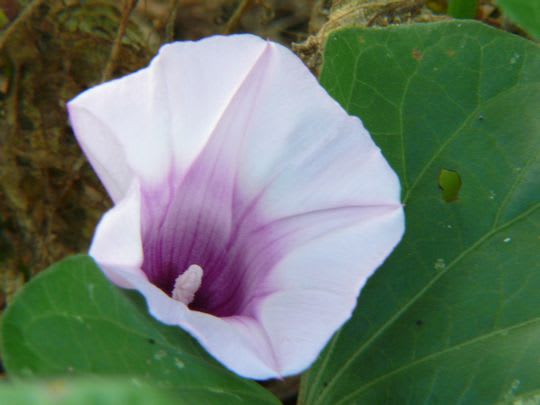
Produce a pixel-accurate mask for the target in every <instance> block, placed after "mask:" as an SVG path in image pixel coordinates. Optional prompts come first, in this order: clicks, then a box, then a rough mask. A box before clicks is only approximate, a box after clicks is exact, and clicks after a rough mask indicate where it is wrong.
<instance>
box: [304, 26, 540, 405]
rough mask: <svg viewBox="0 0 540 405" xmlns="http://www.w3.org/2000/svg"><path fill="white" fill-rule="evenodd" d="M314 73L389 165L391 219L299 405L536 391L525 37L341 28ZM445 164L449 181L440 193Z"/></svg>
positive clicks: (536, 91) (534, 212)
mask: <svg viewBox="0 0 540 405" xmlns="http://www.w3.org/2000/svg"><path fill="white" fill-rule="evenodd" d="M321 81H322V83H323V85H324V86H325V87H326V89H327V90H328V91H329V92H330V94H332V95H333V97H335V98H336V99H337V100H338V101H339V102H340V103H341V104H342V105H343V106H344V107H345V108H346V109H347V110H348V111H349V112H350V113H352V114H354V115H357V116H359V117H362V120H363V122H364V124H365V125H366V127H367V128H368V129H369V131H370V132H371V134H372V135H373V136H374V138H375V140H376V142H377V143H378V144H379V145H380V146H381V148H382V151H383V153H384V155H385V156H386V157H387V159H388V160H389V162H390V164H391V165H392V166H393V167H394V169H395V170H396V171H397V173H398V174H399V176H400V178H401V182H402V187H403V201H404V204H405V207H406V218H407V230H406V234H405V237H404V239H403V241H402V242H401V244H400V245H399V246H398V247H397V249H396V250H395V251H394V253H393V254H392V255H391V256H390V258H389V259H388V260H387V261H386V263H385V264H384V266H383V267H382V268H381V269H379V270H378V271H377V272H376V273H375V275H374V276H373V277H372V278H371V279H370V280H369V282H368V283H367V286H366V287H365V288H364V290H363V292H362V294H361V296H360V299H359V302H358V306H357V308H356V310H355V312H354V315H353V317H352V319H351V320H350V322H348V323H347V324H346V325H345V327H344V328H343V329H342V330H341V331H340V332H338V334H337V335H336V336H335V337H334V338H333V340H332V341H331V342H330V344H329V345H328V347H327V349H326V350H325V352H324V354H323V355H322V356H321V357H320V358H319V360H318V361H317V363H316V364H315V366H314V367H313V368H312V369H311V371H310V372H309V373H308V374H307V375H306V376H305V377H304V380H303V382H302V392H301V402H302V403H304V404H310V405H314V404H332V405H344V404H352V403H355V404H456V403H459V404H462V405H463V404H471V405H472V404H475V405H476V404H493V403H497V402H498V401H500V402H505V401H507V400H515V401H518V400H522V401H525V400H529V399H531V398H535V395H536V396H538V395H539V393H540V373H539V372H538V370H539V366H540V363H539V359H540V293H539V291H540V267H539V266H540V257H539V254H538V252H540V210H539V207H540V203H539V202H540V161H539V150H540V136H539V135H540V115H539V114H538V111H540V108H539V107H540V54H539V49H538V47H537V46H536V45H534V44H533V43H531V42H530V41H526V40H524V39H521V38H519V37H516V36H514V35H511V34H507V33H504V32H501V31H498V30H494V29H492V28H490V27H488V26H485V25H483V24H480V23H477V22H472V21H471V22H456V21H452V22H445V23H439V24H425V25H410V26H402V27H391V28H386V29H367V30H366V29H347V30H342V31H338V32H336V33H334V34H333V35H331V36H330V38H329V39H328V42H327V44H326V50H325V54H324V66H323V72H322V76H321ZM445 168H446V169H451V170H453V171H455V172H456V173H457V174H459V176H460V178H461V182H462V184H461V189H460V190H459V198H458V199H457V200H456V201H454V202H451V203H448V202H446V201H445V200H444V198H443V196H442V195H441V191H440V189H439V184H438V182H439V175H440V173H441V170H443V169H445ZM537 399H540V398H537ZM516 403H517V402H516ZM535 403H536V402H535Z"/></svg>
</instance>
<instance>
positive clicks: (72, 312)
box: [2, 256, 278, 403]
mask: <svg viewBox="0 0 540 405" xmlns="http://www.w3.org/2000/svg"><path fill="white" fill-rule="evenodd" d="M133 295H134V293H133ZM136 301H137V302H134V301H133V300H132V299H129V298H128V297H127V295H126V294H124V293H123V292H122V291H121V290H119V289H118V288H117V287H115V286H113V285H112V284H111V283H110V282H109V281H108V280H107V279H106V278H105V277H104V276H103V274H102V272H101V271H100V270H99V269H98V267H97V266H96V264H95V263H94V261H93V260H92V259H91V258H90V257H88V256H74V257H71V258H68V259H65V260H63V261H61V262H59V263H57V264H55V265H53V266H52V267H51V268H50V269H48V270H46V271H44V272H43V273H41V274H40V275H39V276H37V277H36V278H35V279H33V280H32V281H30V282H29V283H28V284H27V285H26V286H25V288H24V289H23V290H22V291H21V293H20V294H19V295H18V296H17V297H16V299H15V300H14V302H13V303H12V304H11V305H10V306H9V307H8V309H7V310H6V312H5V314H4V318H3V323H2V337H3V341H2V344H3V348H2V349H3V350H2V353H3V361H4V365H5V367H6V369H7V371H8V374H9V375H10V376H11V377H34V376H39V377H43V376H45V377H49V376H51V375H70V374H73V375H80V374H83V375H98V376H99V375H101V376H102V375H130V376H133V377H135V378H138V379H140V380H141V381H142V382H149V383H152V382H154V383H155V384H157V386H158V387H159V388H162V389H169V390H174V391H177V392H179V395H181V396H182V398H184V399H186V400H188V399H189V401H191V402H190V403H200V402H201V401H202V402H212V401H215V402H219V403H238V402H242V401H247V402H250V401H251V402H257V403H258V402H261V403H276V402H278V401H277V399H276V398H274V397H273V396H272V395H271V394H270V393H269V392H268V391H266V390H264V389H263V388H262V387H261V386H259V385H258V384H256V383H255V382H253V381H249V380H244V379H242V378H240V377H238V376H236V375H235V374H233V373H232V372H230V371H228V370H226V369H225V368H224V367H222V366H221V365H219V364H218V363H217V362H215V361H214V360H212V359H211V358H210V357H209V356H208V355H206V354H205V353H204V352H203V351H202V349H201V348H200V347H199V346H198V344H197V343H195V341H194V340H193V339H192V338H191V337H189V336H188V335H187V334H186V333H185V332H183V331H182V330H180V329H179V328H176V327H169V326H165V325H163V324H161V323H159V322H157V321H156V320H154V319H153V318H152V317H150V316H149V315H148V314H147V311H146V308H145V305H143V304H142V303H141V301H142V300H141V299H140V297H138V296H137V297H136ZM189 401H188V402H189Z"/></svg>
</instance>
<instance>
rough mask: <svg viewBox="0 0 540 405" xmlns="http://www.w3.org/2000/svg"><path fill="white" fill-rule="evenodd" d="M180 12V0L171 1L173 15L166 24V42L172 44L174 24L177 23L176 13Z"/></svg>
mask: <svg viewBox="0 0 540 405" xmlns="http://www.w3.org/2000/svg"><path fill="white" fill-rule="evenodd" d="M177 11H178V0H171V13H170V14H169V16H168V17H167V23H166V24H165V42H171V41H172V40H173V38H174V24H175V22H176V13H177Z"/></svg>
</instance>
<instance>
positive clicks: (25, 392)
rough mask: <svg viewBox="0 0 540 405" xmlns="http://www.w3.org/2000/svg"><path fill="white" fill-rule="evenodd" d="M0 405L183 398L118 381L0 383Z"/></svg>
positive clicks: (160, 404) (134, 403) (156, 402)
mask: <svg viewBox="0 0 540 405" xmlns="http://www.w3.org/2000/svg"><path fill="white" fill-rule="evenodd" d="M0 404H6V405H8V404H9V405H126V404H129V405H146V404H152V405H184V404H186V405H187V404H190V402H189V401H188V400H187V399H186V398H184V397H174V396H172V395H170V394H169V395H167V393H166V392H163V391H162V390H158V389H156V388H153V387H150V386H148V385H145V384H141V383H140V382H138V381H134V379H131V380H124V379H119V378H107V379H97V378H86V379H80V378H76V379H68V380H65V379H56V380H50V381H45V382H44V381H41V382H38V381H32V382H25V383H22V382H15V383H7V382H3V383H0Z"/></svg>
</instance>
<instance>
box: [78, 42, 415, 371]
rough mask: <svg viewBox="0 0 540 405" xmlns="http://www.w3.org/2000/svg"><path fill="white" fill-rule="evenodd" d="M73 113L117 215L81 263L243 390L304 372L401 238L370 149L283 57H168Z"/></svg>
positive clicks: (383, 169)
mask: <svg viewBox="0 0 540 405" xmlns="http://www.w3.org/2000/svg"><path fill="white" fill-rule="evenodd" d="M134 78H135V79H134ZM132 87H133V89H132ZM137 95H138V97H140V98H143V99H144V100H146V101H145V103H143V102H142V101H134V100H132V98H135V97H137ZM130 96H131V98H130ZM70 114H71V119H72V122H73V126H74V129H75V131H76V132H77V135H78V139H79V141H80V142H81V144H82V145H83V148H84V149H85V151H86V153H87V155H88V156H89V159H90V161H91V163H92V164H93V165H94V168H95V169H96V171H97V172H98V174H99V175H100V177H101V179H102V181H103V182H104V183H105V185H106V186H107V188H108V190H109V192H110V193H111V196H112V197H113V199H115V201H117V205H116V206H115V207H114V208H113V210H112V211H111V212H110V213H109V214H107V215H105V217H104V218H103V220H102V222H101V224H100V225H99V227H98V230H97V231H96V235H95V238H94V242H93V244H92V250H91V254H92V255H93V256H94V257H95V258H96V260H97V261H98V263H100V265H101V267H102V268H103V269H104V271H105V272H106V273H107V275H108V276H109V277H110V278H111V279H112V280H113V281H115V282H116V283H117V284H119V285H121V286H123V287H128V288H134V289H137V290H138V291H140V292H141V293H142V294H143V295H144V296H145V297H146V300H147V303H148V307H149V310H150V312H151V313H152V315H153V316H155V317H156V318H157V319H159V320H160V321H162V322H164V323H167V324H170V325H178V326H181V327H182V328H184V329H185V330H187V331H188V332H190V333H191V334H192V335H193V336H195V337H196V338H197V339H198V340H199V342H201V344H202V345H203V346H204V347H205V348H206V349H207V350H208V351H209V352H210V353H211V354H212V355H213V356H215V357H216V358H217V359H218V360H220V361H221V362H223V364H225V365H226V366H227V367H229V368H230V369H232V370H233V371H235V372H237V373H239V374H241V375H243V376H247V377H252V378H260V379H263V378H270V377H277V376H278V377H280V376H286V375H290V374H294V373H298V372H300V371H302V370H303V369H305V368H306V367H308V366H309V365H310V364H311V362H313V361H314V360H315V358H316V356H317V354H318V353H319V352H320V350H321V349H322V348H323V346H324V344H325V343H326V342H327V341H328V339H329V338H330V336H331V335H332V334H333V333H334V332H335V331H336V329H337V328H339V327H340V326H341V325H342V324H343V323H344V322H345V321H346V320H347V319H348V318H349V316H350V314H351V312H352V310H353V309H354V306H355V304H356V298H357V296H358V294H359V292H360V289H361V288H362V287H363V285H364V284H365V282H366V280H367V278H368V277H369V276H370V275H371V274H372V273H373V272H374V271H375V269H376V268H377V267H378V266H380V265H381V264H382V262H383V261H384V259H385V258H386V257H387V256H388V254H389V253H390V252H391V251H392V249H393V248H394V246H395V245H396V244H397V243H398V241H399V239H400V238H401V235H402V233H403V229H404V220H403V210H402V206H401V204H400V202H399V194H400V187H399V182H398V179H397V176H396V175H395V173H394V172H393V171H392V170H391V168H390V167H389V165H388V164H387V162H386V161H385V159H384V158H383V156H382V155H381V153H380V150H379V149H378V148H377V147H376V146H375V145H374V143H373V141H372V140H371V138H370V136H369V134H368V133H367V131H366V130H365V129H364V128H363V127H362V124H361V122H360V120H358V119H357V118H355V117H350V116H348V115H347V113H346V112H345V111H344V110H343V109H342V108H341V107H340V106H339V105H338V104H337V103H336V102H335V101H334V100H332V99H331V98H330V97H329V96H328V95H327V94H326V92H325V91H324V90H323V89H322V88H321V87H320V86H319V84H318V83H317V81H316V80H315V78H314V77H313V76H312V75H311V74H310V73H309V71H308V70H307V69H306V67H305V66H304V65H303V64H302V63H301V62H300V61H299V60H298V58H296V57H295V56H294V55H293V54H292V53H291V52H290V51H288V50H287V49H285V48H284V47H282V46H280V45H277V44H273V43H271V42H266V41H262V40H260V39H258V38H255V37H253V36H250V35H243V36H233V37H213V38H209V39H206V40H203V41H200V42H197V43H191V42H188V43H176V44H172V45H168V46H165V47H164V48H162V50H161V51H160V54H159V55H158V57H157V58H156V59H154V61H153V62H152V64H151V65H150V66H149V68H147V69H145V70H142V71H140V72H137V73H135V74H133V75H130V76H128V77H127V78H124V79H120V80H117V81H113V82H110V83H109V84H106V85H102V86H99V87H97V88H96V89H92V90H90V91H88V92H86V93H84V94H83V95H81V96H79V97H78V98H77V99H75V100H74V101H73V102H72V103H71V104H70ZM93 131H94V132H98V133H99V134H98V135H94V134H93ZM109 138H111V139H109ZM100 142H103V143H102V144H99V143H100ZM115 148H116V149H115ZM110 150H114V151H115V153H116V152H117V151H119V153H120V152H121V153H122V154H123V156H124V158H125V159H123V160H122V159H117V161H116V162H115V161H113V160H112V155H111V153H110V152H109V151H110ZM130 187H131V188H130ZM128 190H129V191H128ZM135 217H136V219H135V220H134V218H135ZM130 220H131V221H132V222H131V224H130V225H129V226H126V224H124V222H125V221H130ZM123 233H129V234H130V235H125V234H123ZM115 244H119V245H120V246H122V252H124V253H123V254H118V253H117V252H115V251H114V250H113V249H112V248H111V245H115ZM199 266H200V268H201V269H202V275H201V274H199V273H197V277H195V278H193V279H192V278H191V275H189V274H188V273H184V272H186V270H188V269H189V268H192V269H194V268H196V269H198V268H199ZM197 271H198V270H197ZM184 274H186V277H183V275H184ZM188 279H189V280H188ZM199 283H200V288H198V289H197V290H196V291H194V290H195V289H196V287H193V286H198V285H199ZM192 290H193V291H192ZM173 297H176V298H179V299H176V300H175V299H174V298H173ZM192 299H193V300H192ZM186 303H187V304H188V305H187V306H186Z"/></svg>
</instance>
